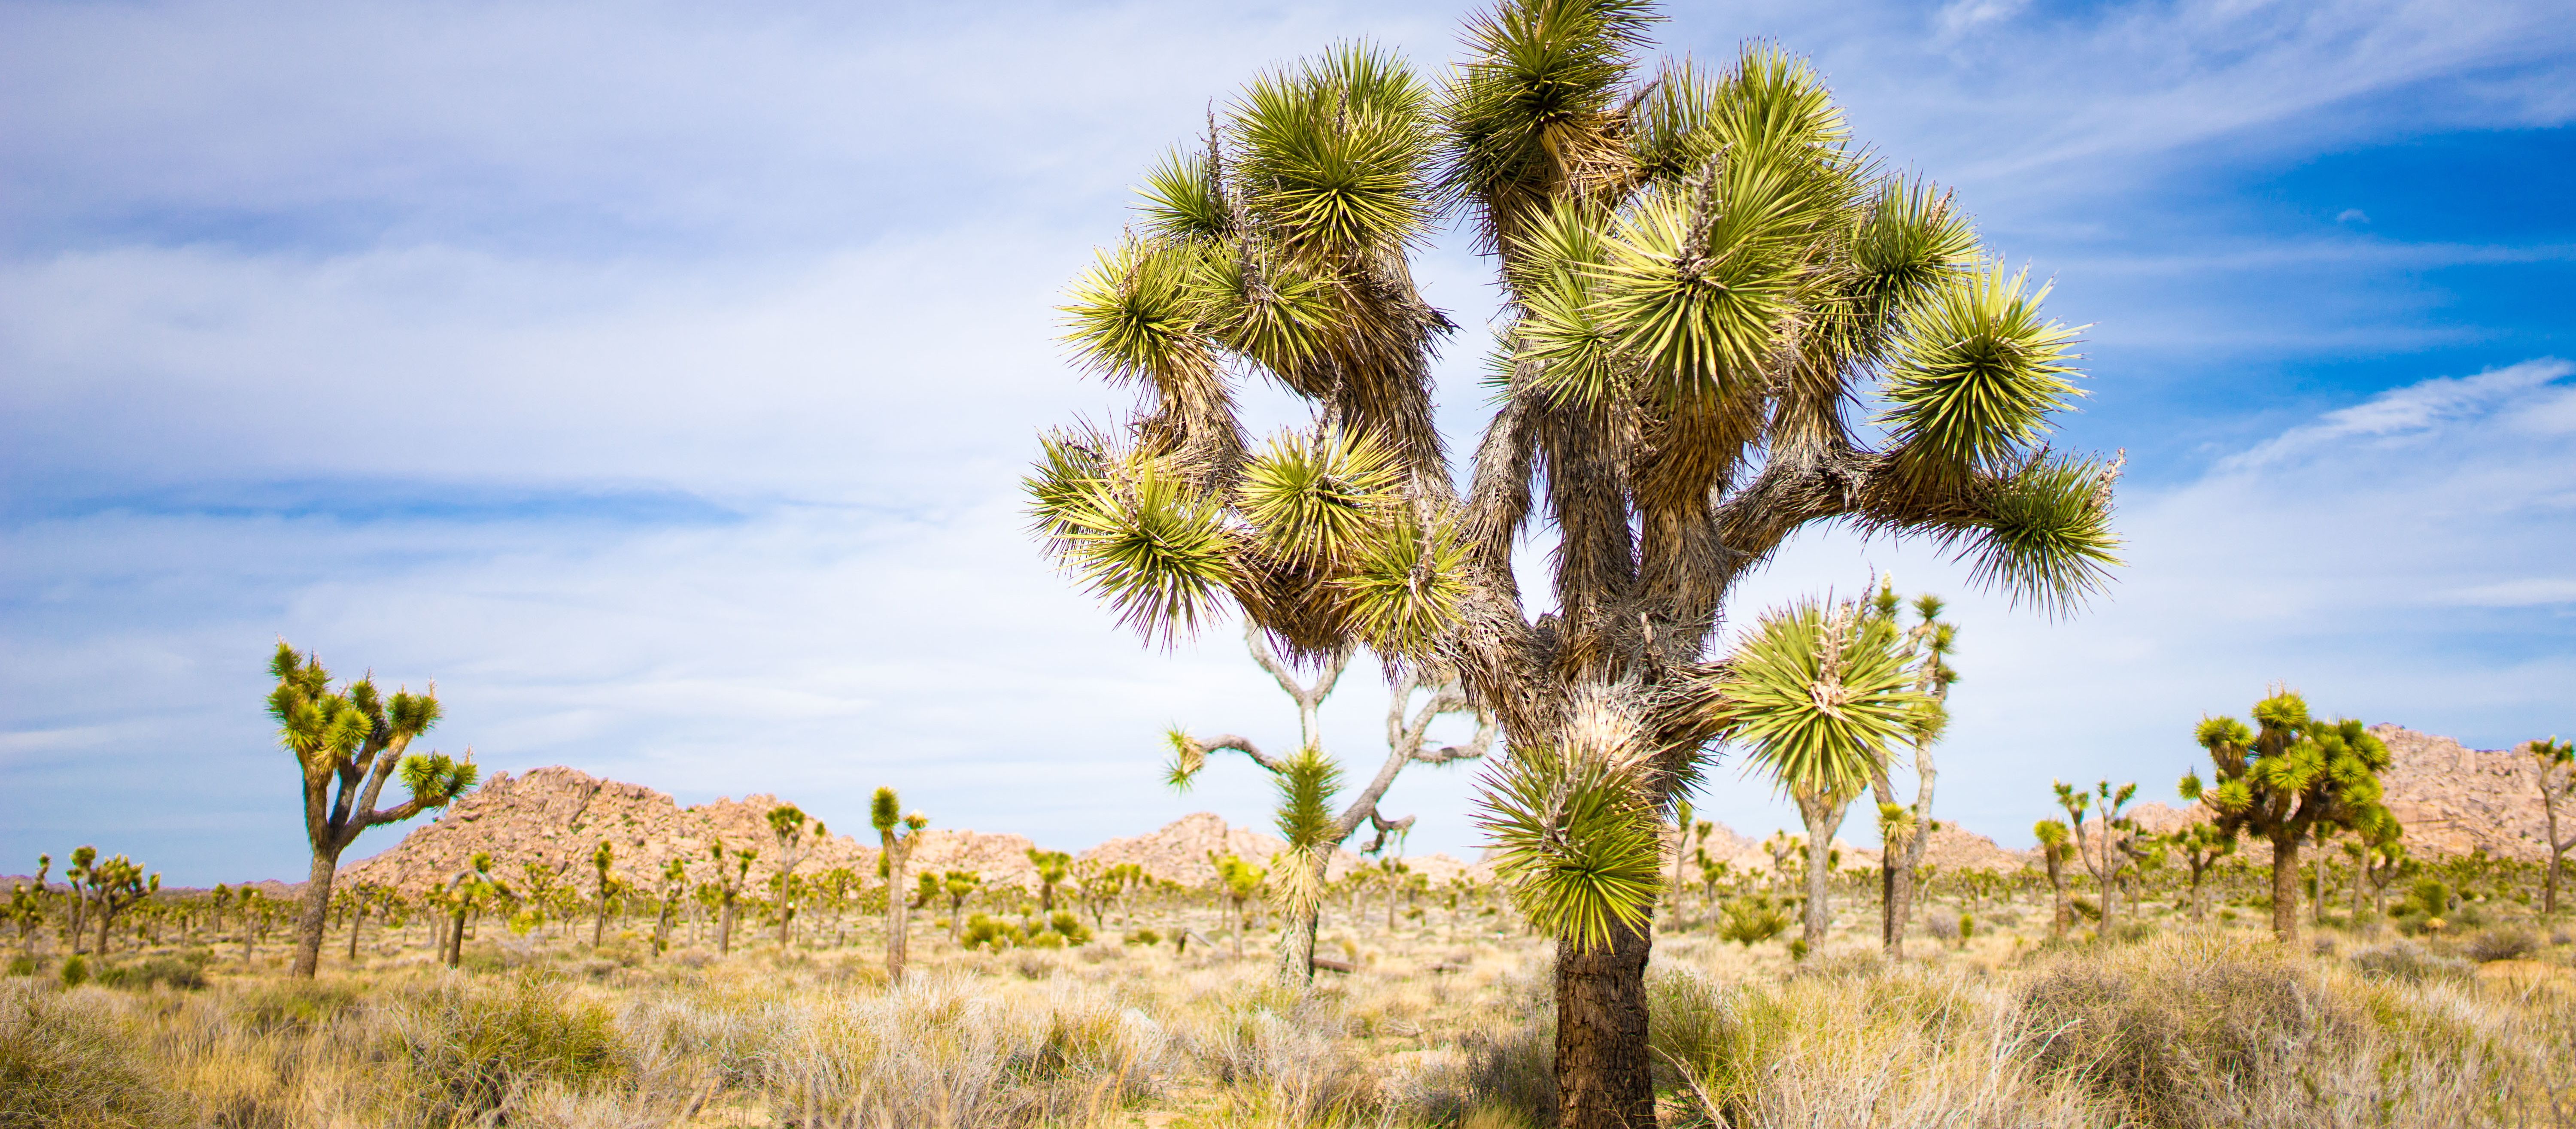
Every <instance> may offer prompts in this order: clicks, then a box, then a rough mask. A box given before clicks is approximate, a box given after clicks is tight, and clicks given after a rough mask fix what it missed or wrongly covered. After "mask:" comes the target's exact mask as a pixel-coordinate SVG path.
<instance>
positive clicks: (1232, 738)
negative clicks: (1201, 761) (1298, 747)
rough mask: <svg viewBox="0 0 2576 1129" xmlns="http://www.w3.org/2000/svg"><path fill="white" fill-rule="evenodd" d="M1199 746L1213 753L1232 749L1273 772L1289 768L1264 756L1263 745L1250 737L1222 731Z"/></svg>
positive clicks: (1200, 742) (1201, 742)
mask: <svg viewBox="0 0 2576 1129" xmlns="http://www.w3.org/2000/svg"><path fill="white" fill-rule="evenodd" d="M1192 740H1196V738H1192ZM1198 746H1199V748H1201V749H1205V750H1207V751H1208V752H1211V753H1213V752H1215V751H1217V750H1219V749H1232V750H1234V751H1235V752H1238V753H1241V754H1243V755H1245V756H1247V757H1250V758H1252V763H1254V764H1257V765H1260V766H1261V767H1263V768H1265V769H1268V770H1270V771H1272V772H1285V771H1287V770H1288V766H1287V765H1286V764H1284V763H1282V762H1280V761H1278V760H1276V759H1274V758H1271V757H1267V756H1263V755H1262V753H1261V747H1260V746H1258V745H1255V744H1253V743H1252V738H1250V737H1239V736H1236V735H1235V734H1232V733H1220V734H1217V735H1216V736H1214V737H1210V738H1208V739H1207V740H1205V741H1199V742H1198Z"/></svg>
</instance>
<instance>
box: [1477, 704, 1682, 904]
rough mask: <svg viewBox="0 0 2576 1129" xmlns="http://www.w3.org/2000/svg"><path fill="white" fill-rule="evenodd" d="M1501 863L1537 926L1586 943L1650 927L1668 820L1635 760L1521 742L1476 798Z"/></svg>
mask: <svg viewBox="0 0 2576 1129" xmlns="http://www.w3.org/2000/svg"><path fill="white" fill-rule="evenodd" d="M1477 806H1478V808H1479V810H1480V816H1479V818H1478V820H1477V826H1479V827H1480V828H1482V829H1483V830H1484V831H1485V833H1486V835H1487V838H1488V841H1489V842H1490V843H1491V844H1492V845H1493V850H1494V854H1493V860H1494V870H1495V873H1496V875H1497V876H1498V877H1500V878H1501V879H1502V880H1503V882H1504V884H1505V885H1506V886H1507V887H1508V888H1509V889H1510V891H1511V897H1512V902H1513V904H1514V905H1515V906H1516V907H1517V908H1519V910H1520V912H1521V914H1522V916H1524V917H1526V918H1527V919H1528V920H1529V923H1530V925H1531V926H1532V927H1533V928H1535V929H1537V930H1538V931H1540V932H1541V933H1544V934H1547V935H1548V936H1551V937H1554V938H1556V939H1557V940H1558V941H1559V942H1561V943H1563V944H1568V945H1572V946H1574V947H1576V948H1578V949H1583V950H1598V949H1603V948H1607V947H1609V945H1610V943H1611V938H1612V935H1613V931H1614V930H1615V929H1618V928H1623V927H1624V928H1628V929H1638V928H1643V927H1644V926H1645V924H1646V922H1647V920H1648V918H1649V916H1650V915H1651V914H1652V913H1653V912H1654V906H1655V902H1656V900H1657V899H1658V898H1659V897H1661V896H1662V893H1663V877H1662V870H1663V837H1662V835H1663V824H1662V822H1661V820H1659V819H1658V818H1657V815H1656V805H1655V803H1654V801H1653V799H1652V791H1651V789H1650V788H1648V787H1647V786H1646V782H1645V781H1644V780H1643V779H1642V778H1641V776H1640V774H1639V771H1638V768H1637V766H1636V765H1635V764H1633V763H1632V762H1631V761H1630V760H1629V759H1627V758H1623V757H1620V756H1617V755H1615V754H1612V753H1610V752H1608V751H1606V750H1600V749H1594V748H1585V747H1580V746H1578V747H1572V748H1569V747H1567V746H1565V745H1553V746H1536V747H1523V746H1515V747H1514V748H1513V749H1512V753H1511V756H1510V757H1509V758H1508V759H1506V760H1504V761H1503V762H1502V763H1501V764H1500V765H1498V766H1496V770H1495V772H1494V773H1493V775H1492V776H1491V777H1490V778H1489V779H1488V780H1487V781H1486V782H1485V785H1484V787H1483V788H1482V789H1481V791H1480V792H1479V794H1478V796H1477Z"/></svg>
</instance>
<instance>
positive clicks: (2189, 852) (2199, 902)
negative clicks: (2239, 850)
mask: <svg viewBox="0 0 2576 1129" xmlns="http://www.w3.org/2000/svg"><path fill="white" fill-rule="evenodd" d="M2165 842H2166V844H2167V845H2168V846H2171V847H2172V848H2173V849H2174V851H2175V852H2176V853H2178V854H2180V855H2181V856H2182V862H2183V865H2184V866H2185V867H2187V868H2189V869H2190V871H2191V919H2192V920H2193V921H2200V920H2203V919H2204V918H2206V917H2207V916H2208V913H2209V905H2208V901H2207V900H2206V899H2205V898H2203V897H2202V896H2201V882H2202V880H2203V879H2205V878H2207V877H2208V875H2209V870H2210V868H2211V867H2214V866H2216V865H2218V860H2220V859H2223V858H2226V857H2227V856H2229V855H2232V854H2235V853H2236V837H2235V836H2233V835H2230V834H2228V833H2226V832H2224V831H2221V830H2219V829H2218V826H2217V825H2216V824H2211V823H2195V824H2192V825H2190V826H2188V827H2185V828H2183V829H2182V830H2180V831H2176V832H2173V833H2172V834H2169V835H2167V836H2165Z"/></svg>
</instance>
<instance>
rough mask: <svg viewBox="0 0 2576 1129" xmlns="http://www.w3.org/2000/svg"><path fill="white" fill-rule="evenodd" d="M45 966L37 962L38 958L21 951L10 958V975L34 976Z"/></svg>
mask: <svg viewBox="0 0 2576 1129" xmlns="http://www.w3.org/2000/svg"><path fill="white" fill-rule="evenodd" d="M43 968H44V966H43V965H41V964H38V963H36V958H34V957H32V956H29V955H27V954H25V953H20V954H18V955H16V956H13V957H10V958H9V975H11V976H33V975H35V974H36V973H37V972H38V971H41V970H42V969H43Z"/></svg>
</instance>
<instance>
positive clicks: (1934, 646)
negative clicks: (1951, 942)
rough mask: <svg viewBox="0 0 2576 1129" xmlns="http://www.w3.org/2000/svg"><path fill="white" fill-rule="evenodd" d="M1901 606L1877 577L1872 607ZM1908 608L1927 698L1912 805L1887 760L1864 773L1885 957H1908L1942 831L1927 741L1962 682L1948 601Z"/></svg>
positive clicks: (1918, 686)
mask: <svg viewBox="0 0 2576 1129" xmlns="http://www.w3.org/2000/svg"><path fill="white" fill-rule="evenodd" d="M1900 603H1901V601H1899V600H1898V599H1897V595H1896V585H1895V583H1894V581H1893V580H1891V579H1889V578H1886V577H1881V578H1880V579H1879V585H1878V595H1877V596H1875V597H1874V598H1873V599H1872V601H1871V605H1870V607H1871V610H1872V611H1873V612H1875V613H1877V614H1878V615H1879V616H1881V617H1883V618H1886V619H1889V620H1894V619H1895V618H1896V616H1897V610H1898V607H1899V606H1900ZM1913 606H1914V620H1915V622H1914V626H1913V627H1910V628H1907V629H1906V631H1905V648H1906V650H1907V651H1908V652H1909V654H1908V656H1907V658H1908V661H1909V662H1910V663H1912V669H1913V681H1914V691H1915V692H1916V693H1918V694H1921V695H1923V697H1924V699H1925V700H1926V708H1925V710H1924V711H1923V721H1922V723H1920V724H1917V725H1916V726H1915V727H1914V731H1913V734H1912V736H1913V753H1914V764H1913V768H1914V803H1913V805H1912V806H1910V807H1904V806H1899V805H1898V804H1897V802H1896V787H1895V785H1894V783H1893V782H1892V781H1890V780H1889V779H1888V774H1887V770H1886V767H1885V765H1884V763H1882V764H1881V766H1880V768H1879V770H1878V771H1877V772H1875V773H1873V774H1871V776H1870V778H1869V787H1870V791H1871V793H1872V797H1873V798H1874V799H1876V800H1877V801H1878V811H1879V820H1878V827H1879V850H1878V883H1879V923H1878V927H1879V943H1880V944H1881V945H1882V946H1884V947H1885V948H1886V949H1887V952H1888V955H1890V956H1903V955H1905V923H1906V922H1907V921H1909V920H1911V919H1912V915H1913V913H1914V876H1915V874H1916V872H1917V871H1919V870H1920V869H1921V868H1922V866H1923V852H1924V849H1925V848H1927V847H1929V846H1930V845H1931V842H1932V836H1931V832H1933V831H1935V830H1937V829H1938V828H1939V825H1938V824H1936V823H1935V822H1933V819H1932V784H1933V782H1934V781H1935V780H1936V779H1938V778H1939V776H1940V773H1939V772H1938V771H1936V766H1935V765H1934V763H1933V760H1932V745H1933V743H1934V742H1935V741H1938V740H1940V737H1941V732H1942V730H1943V729H1944V728H1946V725H1945V722H1946V720H1947V718H1948V714H1947V713H1946V712H1945V711H1944V709H1943V707H1944V705H1945V703H1946V702H1947V701H1948V699H1949V696H1950V684H1951V683H1953V682H1957V681H1958V680H1959V672H1958V671H1956V670H1954V669H1951V667H1950V663H1949V657H1950V653H1951V651H1952V650H1954V649H1955V648H1956V640H1957V639H1958V628H1957V627H1955V626H1953V625H1951V624H1949V623H1945V622H1943V621H1942V619H1941V612H1942V609H1943V608H1944V607H1946V606H1947V605H1945V604H1943V603H1942V602H1941V598H1940V597H1938V596H1933V595H1922V596H1917V597H1915V598H1914V605H1913Z"/></svg>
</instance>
